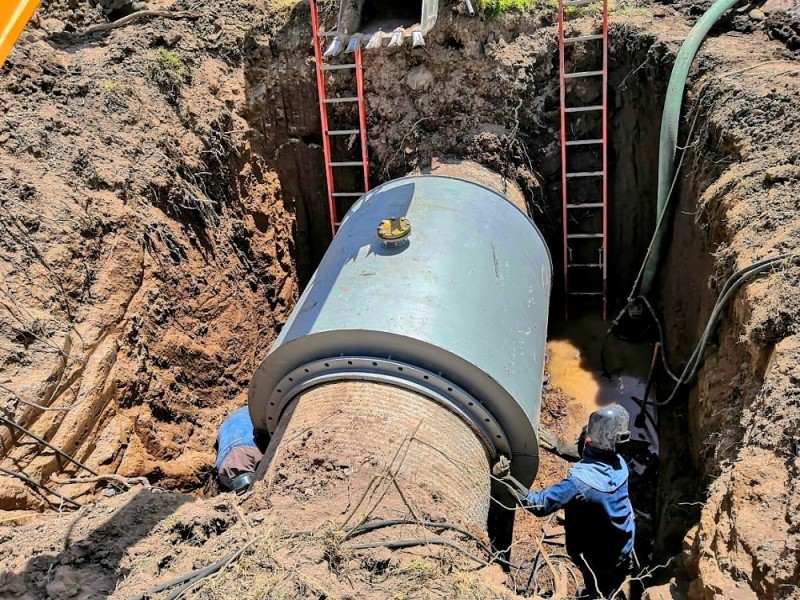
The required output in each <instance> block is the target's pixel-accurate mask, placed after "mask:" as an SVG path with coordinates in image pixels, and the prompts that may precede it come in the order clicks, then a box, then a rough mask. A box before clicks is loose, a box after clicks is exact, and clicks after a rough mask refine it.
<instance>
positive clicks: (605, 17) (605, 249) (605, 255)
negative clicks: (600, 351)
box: [602, 0, 608, 321]
mask: <svg viewBox="0 0 800 600" xmlns="http://www.w3.org/2000/svg"><path fill="white" fill-rule="evenodd" d="M602 43H603V91H602V94H603V146H602V151H603V320H604V321H605V320H607V319H608V0H603V42H602Z"/></svg>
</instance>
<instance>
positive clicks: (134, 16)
mask: <svg viewBox="0 0 800 600" xmlns="http://www.w3.org/2000/svg"><path fill="white" fill-rule="evenodd" d="M154 17H162V18H164V19H198V18H199V17H200V15H198V14H197V13H193V12H189V11H185V10H184V11H176V12H173V11H170V10H140V11H138V12H135V13H131V14H129V15H128V16H126V17H122V18H121V19H118V20H117V21H114V22H113V23H100V24H99V25H92V26H91V27H87V28H86V29H84V30H83V31H80V32H78V34H77V35H79V36H87V35H92V34H93V33H101V32H104V31H111V30H112V29H117V28H119V27H124V26H125V25H129V24H131V23H133V22H135V21H140V20H142V19H152V18H154Z"/></svg>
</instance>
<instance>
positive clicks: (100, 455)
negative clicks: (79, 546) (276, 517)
mask: <svg viewBox="0 0 800 600" xmlns="http://www.w3.org/2000/svg"><path fill="white" fill-rule="evenodd" d="M73 4H74V3H73ZM70 6H71V4H69V3H67V2H53V3H50V4H49V5H48V6H46V7H45V8H44V9H42V11H40V18H39V22H38V23H33V24H32V25H31V27H30V28H29V29H28V31H27V32H26V34H25V35H24V36H23V40H22V41H21V42H20V44H19V45H18V46H17V48H16V49H15V50H14V52H13V53H12V55H11V57H10V58H9V61H8V63H7V65H6V66H5V68H4V70H3V76H2V77H3V84H2V89H0V105H2V116H1V119H0V172H1V173H2V175H0V183H1V185H2V191H1V192H0V230H1V231H2V233H1V234H0V264H1V265H2V267H1V268H0V273H2V274H1V275H0V386H2V387H0V399H2V400H1V401H2V403H3V406H4V409H5V412H4V414H5V415H6V417H8V418H11V419H13V420H14V421H16V422H18V423H20V424H21V425H23V426H25V427H28V428H30V429H31V430H33V432H34V433H36V434H38V435H40V436H42V437H44V438H45V439H47V440H49V441H50V442H51V443H53V444H54V445H56V446H57V447H59V448H61V449H63V450H64V451H66V452H68V453H71V454H74V455H75V456H76V457H77V458H78V459H79V460H81V461H84V462H85V463H86V464H87V465H88V466H89V467H90V468H92V469H94V470H97V471H100V472H103V473H118V474H120V475H125V476H138V475H145V476H147V477H149V478H150V479H151V480H152V481H158V482H159V483H160V485H163V486H167V487H173V486H180V487H183V488H185V489H186V488H196V487H199V486H202V485H203V484H204V483H206V481H208V480H209V472H210V469H211V465H212V463H213V458H214V455H213V452H214V449H213V448H214V436H215V431H216V427H217V425H218V423H220V421H221V420H222V419H223V418H224V416H225V415H226V414H228V413H229V412H230V411H231V410H232V409H233V408H235V407H237V406H240V405H242V404H243V403H244V402H245V398H246V393H245V390H246V386H247V384H248V382H249V379H250V376H251V374H252V372H253V370H254V368H255V365H256V361H257V360H258V359H260V357H261V356H263V354H264V353H265V352H266V350H267V348H268V347H269V344H270V342H271V340H272V339H273V337H274V334H275V330H276V328H277V327H278V326H279V325H280V324H281V323H282V322H283V320H284V319H285V317H286V316H287V311H288V309H289V308H291V306H292V303H293V301H294V298H295V296H296V293H297V277H296V268H295V263H294V254H295V250H294V248H295V239H294V235H295V216H294V208H295V207H294V206H293V205H292V204H291V203H285V202H284V197H283V194H282V191H281V182H280V180H279V177H278V175H277V173H276V171H275V170H274V168H273V167H272V166H271V165H272V161H271V157H266V156H264V155H263V154H262V152H261V151H260V149H259V148H258V147H257V145H256V144H254V143H253V142H252V139H251V135H250V131H251V126H250V124H249V123H248V121H247V120H246V119H245V118H243V116H242V115H243V114H246V112H247V82H246V78H245V69H244V64H243V62H244V61H243V56H242V53H241V49H242V48H243V47H245V45H246V42H245V40H246V38H247V34H248V31H250V29H251V27H252V26H256V27H257V26H258V24H259V23H263V21H264V19H265V18H266V14H265V13H264V10H263V8H260V7H259V6H257V4H250V3H247V2H241V3H239V2H227V3H225V2H224V3H216V4H215V6H214V8H213V9H211V8H210V7H209V8H208V9H199V10H198V9H197V7H195V10H198V12H196V13H195V14H193V15H192V16H191V18H187V19H183V20H174V21H173V20H165V19H155V20H153V21H150V22H147V23H144V24H139V25H138V26H136V27H126V28H120V29H117V30H114V31H111V32H110V33H107V34H98V35H94V36H85V37H83V36H80V35H78V34H77V33H76V32H75V28H76V25H78V26H82V24H83V23H86V22H87V21H88V22H92V20H93V19H94V20H101V19H102V17H101V16H100V15H99V12H98V14H95V13H92V9H91V7H89V5H88V3H80V2H79V3H77V7H78V8H77V10H78V12H80V13H81V16H80V17H78V16H76V15H75V9H71V8H70ZM177 8H180V6H178V7H177ZM97 11H99V9H97ZM245 15H249V20H250V21H251V22H252V23H248V22H247V19H245V18H244V16H245ZM0 439H2V444H3V447H2V451H1V452H0V456H2V457H3V458H2V464H3V466H4V467H6V468H10V469H12V470H19V471H24V472H25V473H27V474H28V475H29V476H31V477H33V478H34V479H35V480H37V481H38V480H42V481H47V479H48V478H49V476H50V475H51V474H54V473H56V472H58V471H61V469H62V466H61V465H60V464H59V460H57V458H56V457H55V456H54V455H53V454H52V453H51V452H50V451H49V450H47V451H45V450H44V449H43V448H42V447H41V446H39V445H38V444H36V443H34V442H33V441H32V440H31V439H30V438H27V437H26V436H24V435H19V433H18V432H17V431H14V430H11V429H10V428H8V427H0ZM68 471H69V473H70V474H71V475H77V476H85V475H87V473H86V472H82V471H76V470H74V469H68ZM62 477H63V475H62ZM92 489H93V486H88V490H89V491H91V490H92ZM61 490H62V492H63V493H67V494H71V495H79V494H81V493H82V492H85V491H87V486H85V485H84V486H74V485H73V486H65V487H62V488H61ZM52 499H53V498H52V497H48V498H45V497H42V496H38V495H37V494H36V493H35V492H33V491H32V490H30V489H28V488H27V487H26V486H24V485H22V484H21V483H20V482H18V481H16V480H13V479H8V478H5V477H4V478H2V480H0V507H2V508H29V507H36V508H43V507H44V506H47V504H48V501H50V500H52Z"/></svg>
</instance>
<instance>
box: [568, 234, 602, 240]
mask: <svg viewBox="0 0 800 600" xmlns="http://www.w3.org/2000/svg"><path fill="white" fill-rule="evenodd" d="M603 237H606V236H605V234H604V233H568V234H567V238H568V239H570V240H573V239H579V240H587V239H595V238H603Z"/></svg>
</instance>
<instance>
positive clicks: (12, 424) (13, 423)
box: [0, 415, 100, 476]
mask: <svg viewBox="0 0 800 600" xmlns="http://www.w3.org/2000/svg"><path fill="white" fill-rule="evenodd" d="M0 423H4V424H6V425H8V426H9V427H13V428H15V429H18V430H19V431H21V432H22V433H24V434H26V435H29V436H30V437H32V438H33V439H35V440H36V441H37V442H39V443H40V444H43V445H44V446H47V447H48V448H50V449H51V450H52V451H53V452H55V453H56V454H58V455H59V456H63V457H64V458H66V459H67V460H68V461H69V462H71V463H72V464H74V465H76V466H78V467H80V468H81V469H84V470H85V471H88V472H89V473H91V474H92V475H95V476H99V475H100V473H98V472H97V471H95V470H94V469H92V468H90V467H87V466H86V465H85V464H83V463H82V462H81V461H79V460H77V459H75V458H74V457H72V456H70V455H69V454H67V453H66V452H64V451H63V450H61V449H59V448H56V447H55V446H53V444H51V443H50V442H48V441H47V440H45V439H43V438H40V437H39V436H38V435H36V434H35V433H33V432H32V431H30V430H29V429H26V428H25V427H23V426H22V425H20V424H19V423H17V422H16V421H12V420H11V419H8V418H6V417H4V416H3V415H0Z"/></svg>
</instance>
